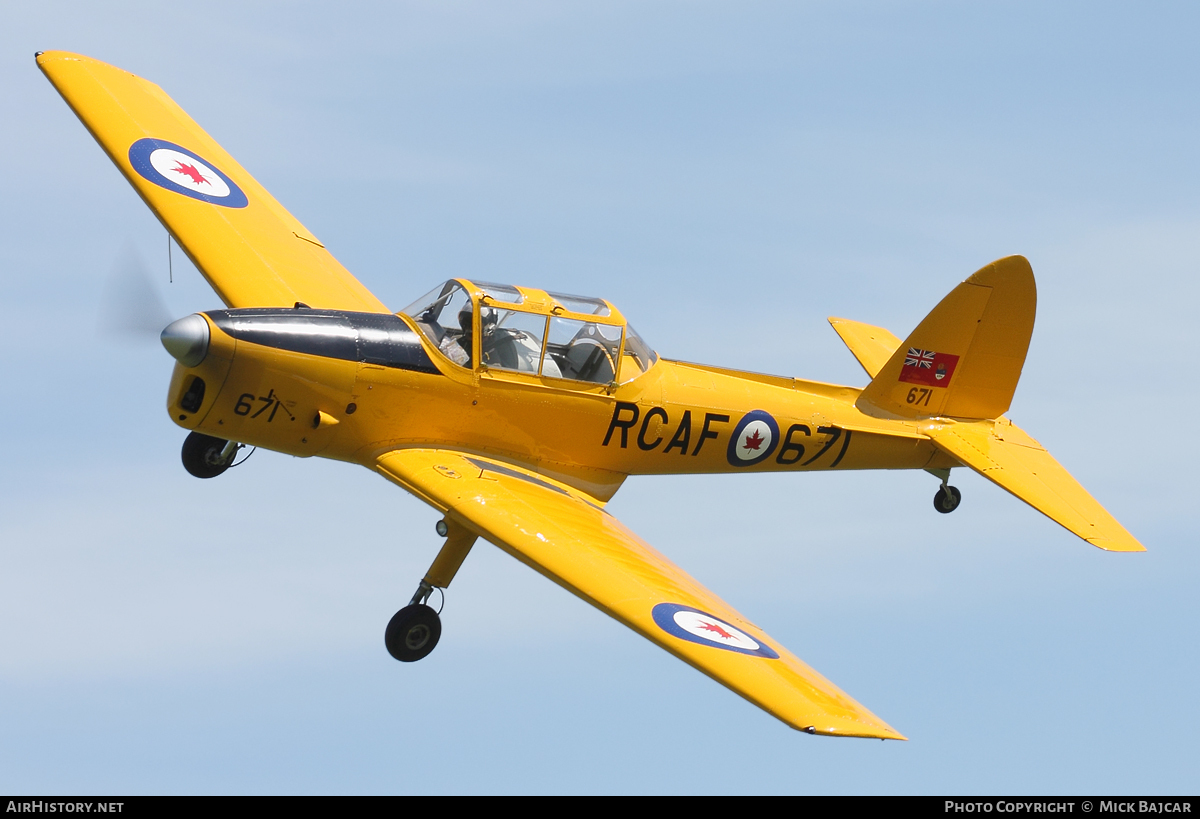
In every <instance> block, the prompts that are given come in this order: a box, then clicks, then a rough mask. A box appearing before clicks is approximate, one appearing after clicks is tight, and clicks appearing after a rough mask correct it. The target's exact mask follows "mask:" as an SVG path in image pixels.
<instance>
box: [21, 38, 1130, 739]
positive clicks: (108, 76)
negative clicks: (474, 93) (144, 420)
mask: <svg viewBox="0 0 1200 819" xmlns="http://www.w3.org/2000/svg"><path fill="white" fill-rule="evenodd" d="M37 64H38V66H39V67H40V68H41V70H42V71H43V72H44V73H45V75H46V77H47V78H48V79H49V80H50V82H51V83H52V84H53V85H54V87H55V88H56V89H57V90H58V92H59V93H60V94H61V95H62V97H63V99H64V100H66V102H67V104H68V105H69V106H70V107H71V109H72V110H73V111H74V112H75V114H76V115H77V116H78V117H79V119H80V120H81V121H82V122H83V124H84V126H85V127H87V129H88V131H90V132H91V134H92V136H93V137H95V139H96V141H97V142H99V143H100V145H101V147H102V148H103V149H104V151H105V152H106V153H107V154H108V156H109V158H111V159H112V161H113V162H114V163H115V164H116V166H117V168H119V169H120V171H121V173H123V174H124V175H125V178H126V179H128V180H129V182H130V184H132V185H133V187H134V189H135V190H136V191H137V192H138V194H139V195H140V196H141V197H142V199H143V200H144V201H145V203H146V204H147V205H148V206H149V207H150V209H151V210H152V211H153V212H154V214H155V215H156V216H157V217H158V218H159V220H160V221H161V222H162V223H163V225H164V226H165V227H166V228H167V230H168V231H169V232H170V234H171V236H173V237H174V239H175V241H176V242H177V243H178V244H179V246H180V247H182V248H183V250H184V252H185V253H187V255H188V257H189V258H190V259H191V260H192V262H194V263H195V265H196V267H197V268H198V269H199V270H200V272H201V273H202V274H203V275H204V277H205V278H206V279H207V280H208V282H209V283H210V284H211V285H212V287H213V288H214V289H215V290H216V292H217V295H218V296H220V298H221V300H222V301H223V302H224V303H225V305H226V307H227V308H228V309H224V310H210V311H208V312H205V313H197V314H194V315H190V316H187V317H186V318H182V319H179V320H178V321H175V322H174V323H172V324H170V325H169V326H168V327H167V328H166V329H165V330H163V332H162V343H163V345H164V346H165V347H166V349H167V351H168V352H170V354H171V355H172V356H173V357H174V358H175V359H176V362H177V363H176V364H175V370H174V373H173V374H172V376H171V384H170V389H169V391H168V395H167V410H168V412H169V413H170V415H171V419H172V420H173V421H174V422H175V423H176V424H178V425H179V426H181V427H183V428H184V429H187V430H190V431H191V433H190V434H189V435H188V436H187V440H186V441H185V442H184V445H183V463H184V466H185V467H186V468H187V470H188V471H189V472H190V473H192V474H193V475H195V476H197V477H200V478H212V477H215V476H217V475H219V474H221V473H222V472H223V471H224V470H225V469H227V468H228V467H229V465H230V464H231V463H232V462H233V459H234V457H235V455H236V453H237V451H238V449H239V448H240V447H242V446H247V445H253V446H261V447H267V448H268V449H272V450H275V451H277V452H286V453H288V454H291V455H296V456H299V457H308V456H312V455H320V456H322V457H325V458H334V459H337V460H342V461H349V462H352V463H357V464H362V465H363V466H365V467H367V468H368V469H371V470H374V471H375V472H378V473H379V474H380V475H382V476H383V477H385V478H387V479H388V480H390V481H392V482H393V483H396V484H398V485H399V486H401V487H403V488H404V489H406V490H408V491H409V492H411V493H413V494H414V495H416V496H417V497H418V498H420V499H421V500H423V501H425V502H426V503H428V504H429V505H430V506H432V507H434V508H435V509H437V510H438V511H439V512H440V513H441V514H442V515H443V517H442V519H441V520H440V521H438V524H437V532H438V534H439V535H441V536H442V537H444V538H445V543H444V545H443V546H442V548H441V550H440V551H439V552H438V554H437V557H436V558H435V559H434V561H433V564H432V565H431V566H430V568H429V571H428V572H427V573H426V574H425V576H424V578H423V579H422V580H421V581H420V584H419V586H418V589H417V592H416V594H415V595H414V596H413V598H412V600H411V602H410V603H409V605H407V606H406V607H404V608H403V609H401V610H400V611H399V612H397V613H396V615H395V616H394V617H393V618H392V620H391V622H390V623H389V624H388V627H387V630H386V633H385V644H386V646H387V649H388V651H389V652H390V653H391V654H392V656H394V657H395V658H396V659H398V660H401V661H405V662H410V661H413V660H419V659H421V658H422V657H424V656H426V655H427V654H428V653H429V652H430V651H431V650H433V648H434V646H435V645H436V644H437V641H438V639H439V636H440V634H441V625H440V620H439V618H438V614H437V613H436V612H435V611H434V610H433V609H432V608H431V607H429V606H428V605H427V602H428V600H429V597H430V595H431V593H432V591H433V590H434V589H444V588H446V587H447V586H449V585H450V582H451V580H452V579H453V578H454V575H455V573H456V572H457V571H458V568H459V567H460V566H461V565H462V562H463V560H464V559H465V558H466V556H467V553H468V552H469V551H470V549H471V547H472V545H473V544H474V543H475V540H476V539H477V538H479V537H482V538H484V539H485V540H488V541H490V542H492V543H494V544H496V545H497V546H499V547H500V548H501V549H503V550H504V551H506V552H508V553H509V554H511V555H512V556H513V557H515V558H517V559H518V560H520V561H522V562H523V563H525V564H527V565H528V566H530V567H531V568H533V569H534V570H536V571H538V572H540V573H542V574H543V575H545V576H546V577H548V578H550V579H551V580H553V581H554V582H555V583H558V584H559V585H561V586H563V587H564V588H565V589H567V590H568V591H570V592H572V593H573V594H575V595H577V596H579V597H580V598H582V599H583V600H585V601H587V602H588V603H590V604H591V605H593V606H595V607H596V608H598V609H600V610H601V611H602V612H604V613H605V614H607V615H609V616H610V617H613V618H615V619H617V620H619V621H620V622H622V623H624V624H625V625H626V626H628V627H629V628H631V629H633V630H634V631H636V632H638V633H639V634H641V635H642V636H643V637H645V638H647V639H648V640H651V641H653V642H654V643H656V644H658V645H659V646H661V647H662V648H664V649H666V650H667V651H669V652H671V653H672V654H674V655H675V656H677V657H679V658H680V659H681V660H683V661H684V662H686V663H689V664H691V665H692V666H694V667H695V668H697V669H698V670H700V671H702V672H703V673H705V674H707V675H708V676H710V677H712V678H713V679H715V680H716V681H717V682H719V683H721V684H722V685H725V686H727V687H728V688H730V689H732V690H733V691H735V692H737V693H738V694H740V695H741V696H742V697H745V698H746V699H747V700H749V701H750V702H752V703H754V704H755V705H757V706H759V707H760V708H762V709H763V710H765V711H767V712H768V713H770V714H772V715H774V716H775V717H777V718H778V719H780V720H782V721H783V722H785V723H787V724H788V725H790V726H792V727H794V728H797V729H800V730H802V731H806V732H808V733H814V734H826V735H831V736H856V737H878V738H882V739H903V738H904V737H902V736H901V735H900V734H899V733H897V732H896V731H895V730H894V729H892V728H891V727H890V726H888V725H887V724H886V723H884V722H883V721H882V720H880V719H879V718H878V717H876V716H875V715H874V714H872V713H871V712H870V711H868V710H867V709H866V708H864V707H863V706H861V705H860V704H858V703H857V702H855V701H854V700H853V699H851V698H850V697H849V696H847V695H846V694H845V693H844V692H842V691H841V690H840V689H838V688H837V687H836V686H834V685H833V684H832V683H831V682H829V681H828V680H826V679H825V678H824V677H822V676H821V675H820V674H818V673H817V672H815V671H814V670H813V669H811V668H809V667H808V666H807V665H805V664H804V663H803V662H801V660H800V659H799V658H797V657H796V656H795V655H793V654H791V653H790V652H788V651H787V649H785V648H784V647H783V646H781V645H779V644H778V643H777V642H775V641H774V640H772V639H771V638H770V637H769V636H767V634H766V633H765V632H763V631H762V629H760V628H759V627H758V626H756V625H754V624H753V623H752V622H750V621H749V620H747V619H746V618H745V617H743V616H742V615H741V614H739V613H738V612H737V611H735V610H734V609H732V608H731V607H730V606H729V605H727V604H726V603H725V602H724V601H722V600H721V599H720V598H718V597H717V596H716V595H714V594H713V593H712V592H710V591H709V590H708V589H706V588H704V587H703V586H701V585H700V584H699V583H697V582H696V581H695V580H693V579H692V578H691V577H690V576H688V575H687V574H686V573H685V572H683V571H682V570H681V569H679V568H678V567H677V566H675V565H674V564H673V563H671V562H670V561H669V560H667V559H666V558H665V557H664V556H663V555H661V554H660V553H658V552H657V551H655V550H654V549H653V548H651V547H650V546H649V545H647V544H646V543H645V542H644V541H642V540H641V539H640V538H638V537H637V535H635V534H633V533H632V532H631V531H629V530H628V529H626V528H625V527H624V526H622V525H621V523H620V522H619V521H617V520H616V519H615V518H614V517H612V516H611V515H610V514H609V513H608V512H606V511H605V505H606V503H607V502H608V501H609V500H610V499H611V498H612V497H613V494H614V493H615V492H616V491H617V489H618V488H619V487H620V486H621V484H622V482H623V481H624V480H625V479H626V478H627V477H628V476H630V475H651V474H655V475H661V474H684V473H716V472H764V471H770V472H790V471H801V470H804V471H821V470H833V469H839V470H845V469H923V470H925V471H927V472H931V473H933V474H934V475H935V476H937V477H938V478H939V479H940V480H941V486H940V487H939V488H938V490H937V494H936V495H935V496H934V507H935V508H936V509H937V511H938V512H943V513H946V512H952V511H953V510H954V509H955V508H956V507H957V506H958V505H959V502H960V500H961V495H960V493H959V491H958V490H957V489H955V488H954V487H953V486H950V484H949V476H950V470H951V469H954V468H957V467H962V466H966V467H969V468H971V469H973V470H975V471H976V472H978V473H980V474H981V475H983V476H984V477H985V478H987V479H988V480H990V481H992V482H993V483H996V484H998V485H1000V486H1001V487H1003V488H1004V489H1006V490H1008V491H1009V492H1011V493H1012V494H1014V495H1016V496H1017V497H1018V498H1020V499H1021V500H1023V501H1025V502H1026V503H1028V504H1029V505H1030V506H1032V507H1034V508H1035V509H1037V510H1038V511H1040V512H1042V513H1044V514H1045V515H1047V516H1048V517H1049V518H1051V519H1052V520H1054V521H1056V522H1057V523H1059V524H1061V525H1062V526H1064V527H1066V528H1067V529H1068V530H1070V531H1071V532H1074V533H1075V534H1076V535H1078V536H1079V537H1081V538H1083V539H1084V540H1086V541H1088V542H1089V543H1091V544H1093V545H1095V546H1098V547H1100V548H1102V549H1107V550H1111V551H1127V552H1132V551H1143V547H1142V546H1141V544H1139V543H1138V542H1137V541H1136V540H1135V539H1134V538H1133V537H1132V535H1130V534H1129V533H1128V532H1127V531H1126V530H1125V529H1124V528H1122V526H1121V525H1120V524H1119V523H1118V522H1117V521H1116V520H1115V519H1114V518H1113V517H1112V516H1111V515H1110V514H1109V513H1108V512H1107V511H1105V509H1104V508H1103V507H1102V506H1101V505H1100V504H1099V503H1097V502H1096V501H1095V500H1094V499H1093V498H1092V497H1091V495H1089V494H1088V493H1087V491H1086V490H1085V489H1084V488H1083V487H1082V486H1080V485H1079V483H1078V482H1076V481H1075V479H1074V478H1072V477H1071V475H1070V474H1068V473H1067V471H1066V470H1065V469H1063V467H1062V466H1060V465H1059V464H1058V462H1057V461H1055V460H1054V458H1052V457H1051V456H1050V454H1049V453H1048V452H1046V450H1045V449H1044V448H1043V447H1042V446H1041V445H1040V444H1039V443H1038V442H1037V441H1035V440H1034V439H1033V438H1031V437H1030V436H1029V435H1027V434H1026V433H1025V432H1024V431H1022V430H1021V429H1020V428H1019V427H1017V426H1016V425H1014V424H1013V423H1012V422H1011V421H1010V420H1008V419H1007V418H1005V417H1004V413H1005V412H1006V411H1007V410H1008V408H1009V404H1010V402H1011V400H1012V396H1013V391H1014V390H1015V389H1016V386H1017V380H1018V378H1019V377H1020V375H1021V368H1022V366H1023V365H1024V361H1025V354H1026V351H1027V350H1028V347H1029V339H1030V336H1031V334H1032V332H1033V320H1034V310H1035V305H1036V290H1035V287H1034V280H1033V271H1032V270H1031V269H1030V266H1029V263H1028V262H1027V261H1026V260H1025V259H1024V258H1022V257H1020V256H1009V257H1007V258H1004V259H1000V260H998V261H996V262H993V263H992V264H989V265H987V266H986V267H984V268H983V269H981V270H979V271H978V272H976V273H975V274H974V275H972V276H971V277H970V278H968V279H967V280H966V281H965V282H963V283H962V284H960V285H958V286H957V287H955V288H954V289H953V290H952V291H951V292H950V294H949V295H947V296H946V297H945V298H944V299H942V301H941V302H940V303H939V304H938V305H937V306H936V307H935V308H934V309H933V311H932V312H931V313H930V314H929V315H928V316H927V317H926V318H925V320H924V321H922V322H921V323H920V324H919V325H918V326H917V328H916V329H915V330H913V331H912V333H910V334H909V336H908V337H907V338H906V339H904V341H901V340H900V339H898V338H897V337H896V336H894V335H892V334H891V333H889V332H888V331H887V330H884V329H883V328H880V327H873V326H871V325H868V324H862V323H859V322H855V321H849V320H846V319H839V318H831V319H830V323H831V324H832V325H833V328H834V329H835V330H836V331H837V333H838V334H839V335H840V336H841V338H842V340H843V341H845V343H846V345H847V346H848V347H849V348H850V351H851V352H852V353H853V354H854V355H855V357H856V358H857V359H858V361H859V363H861V364H862V366H863V368H864V369H865V370H866V371H867V375H868V376H870V378H871V381H870V383H869V384H868V385H867V386H866V387H865V388H863V389H857V388H854V387H844V386H838V385H832V384H821V383H816V382H812V381H803V380H801V379H797V378H783V377H779V376H772V375H759V374H757V373H749V372H740V371H737V370H729V369H724V368H721V367H709V366H704V365H700V364H689V363H684V362H681V361H670V360H667V359H661V358H659V356H658V355H657V354H656V353H655V352H654V351H653V350H652V349H651V348H650V347H649V346H648V345H647V344H646V342H645V341H643V340H642V338H641V337H640V336H639V335H638V334H637V333H636V332H635V331H634V330H633V328H632V327H631V326H630V325H629V324H628V323H627V322H626V320H625V317H624V316H623V315H622V314H621V313H620V311H619V310H617V308H616V307H614V306H613V305H612V304H610V303H609V302H607V301H605V300H604V299H599V298H586V297H580V296H572V295H566V294H562V293H552V292H547V291H544V290H538V289H534V288H529V287H515V286H511V285H506V284H492V283H488V282H483V281H475V280H470V281H468V280H467V279H453V280H451V281H448V282H446V283H445V284H442V285H439V286H438V287H435V288H434V289H433V290H432V291H430V292H429V293H428V294H426V295H425V296H422V297H421V298H419V299H417V300H416V301H415V302H413V304H411V305H410V306H409V307H407V308H405V309H404V310H402V311H400V312H399V313H393V312H392V311H391V310H389V309H388V308H387V307H385V306H384V305H383V303H381V302H380V301H379V300H378V299H376V298H375V297H374V296H373V295H371V293H370V292H369V291H368V290H367V289H366V288H365V287H364V286H363V285H362V284H361V283H360V282H359V281H358V280H357V279H355V278H354V277H353V276H352V275H351V274H350V272H349V271H347V270H346V269H345V268H344V267H342V266H341V265H340V264H339V263H338V262H337V260H336V259H334V257H333V256H332V255H331V254H330V253H329V251H328V250H326V249H325V246H324V245H322V244H321V242H320V240H318V239H317V237H316V236H314V235H313V234H312V233H310V232H309V231H308V229H307V228H305V227H304V226H303V225H301V224H300V222H299V221H297V220H296V218H295V217H293V216H292V215H291V214H290V213H288V212H287V211H286V210H284V208H283V207H282V206H281V205H280V204H279V203H278V202H276V201H275V199H274V198H272V197H271V195H270V194H269V193H267V191H266V190H264V189H263V188H262V186H260V185H259V184H258V182H256V181H255V180H254V178H253V177H251V176H250V174H248V173H247V172H246V171H245V170H243V169H242V167H241V165H239V164H238V163H237V162H236V161H234V159H233V157H231V156H230V155H229V154H227V153H226V152H225V151H224V150H223V149H222V148H221V146H220V145H218V144H217V143H216V142H215V141H214V140H213V139H212V138H211V137H210V136H209V135H208V134H206V133H205V132H204V131H203V130H202V129H201V128H200V126H199V125H197V124H196V123H195V122H194V121H193V120H192V119H191V118H190V117H189V116H188V115H187V114H186V113H184V111H183V110H182V109H181V108H180V107H179V106H178V105H176V104H175V102H174V101H172V100H171V98H170V97H168V96H167V95H166V94H165V93H164V92H163V91H162V89H160V88H159V87H158V86H157V85H154V84H152V83H150V82H147V81H146V80H143V79H141V78H139V77H136V76H134V75H132V74H130V73H128V72H125V71H122V70H120V69H118V68H115V67H113V66H110V65H106V64H105V63H101V62H98V61H96V60H92V59H90V58H88V57H83V56H80V55H77V54H69V53H65V52H39V53H38V54H37Z"/></svg>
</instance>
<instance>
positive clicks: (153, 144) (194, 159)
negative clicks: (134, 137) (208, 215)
mask: <svg viewBox="0 0 1200 819" xmlns="http://www.w3.org/2000/svg"><path fill="white" fill-rule="evenodd" d="M129 164H130V165H132V166H133V169H134V170H135V171H137V173H138V175H139V176H141V177H142V178H143V179H146V180H148V181H150V182H153V183H154V184H155V185H158V186H159V187H160V188H166V189H167V190H169V191H172V192H174V193H180V194H183V195H184V196H187V197H190V198H192V199H199V200H200V201H201V202H208V203H209V204H210V205H222V206H224V207H227V208H244V207H246V205H247V204H249V200H248V199H247V198H246V194H245V193H243V192H242V189H241V188H239V187H238V186H237V183H236V182H234V181H233V180H232V179H230V178H229V177H228V176H227V175H226V174H224V173H222V172H221V170H220V169H219V168H217V166H216V165H214V164H213V163H211V162H209V161H208V160H207V159H205V158H203V157H202V156H200V155H199V154H197V153H195V152H194V151H189V150H188V149H187V148H184V147H183V146H182V145H176V144H175V143H174V142H167V141H166V140H165V139H150V138H146V139H139V140H138V141H137V142H135V143H133V144H132V145H130V146H129Z"/></svg>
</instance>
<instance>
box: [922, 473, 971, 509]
mask: <svg viewBox="0 0 1200 819" xmlns="http://www.w3.org/2000/svg"><path fill="white" fill-rule="evenodd" d="M925 471H926V472H928V473H929V474H930V475H933V476H934V477H935V478H941V480H942V485H941V486H939V487H938V491H937V493H936V494H935V495H934V496H933V508H934V509H936V510H938V511H939V512H941V513H942V514H943V515H948V514H950V513H951V512H953V511H954V510H955V509H957V508H958V505H959V504H960V503H962V492H959V491H958V489H956V488H955V487H953V486H951V485H950V470H949V469H926V470H925Z"/></svg>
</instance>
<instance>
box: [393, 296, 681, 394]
mask: <svg viewBox="0 0 1200 819" xmlns="http://www.w3.org/2000/svg"><path fill="white" fill-rule="evenodd" d="M402 312H403V313H404V314H405V315H407V316H409V317H410V318H412V319H413V321H415V322H416V324H417V327H418V328H420V330H421V332H422V333H424V334H425V336H426V337H427V338H428V339H429V340H430V341H432V342H433V343H434V345H436V346H437V348H438V349H439V350H441V352H442V354H443V355H444V356H446V358H448V359H450V360H451V361H453V362H454V363H455V364H457V365H459V366H460V367H467V368H475V369H496V370H510V371H513V372H520V373H527V374H530V375H540V376H542V377H544V378H562V379H567V380H571V381H585V382H590V383H593V384H611V383H613V382H617V383H625V382H626V381H631V380H632V379H634V378H637V377H638V376H639V375H641V374H642V373H644V372H645V371H646V370H648V369H650V367H651V366H653V365H654V363H655V362H656V361H658V356H657V355H656V354H655V352H654V351H653V350H651V349H650V348H649V347H648V346H647V345H646V342H644V341H642V338H641V336H639V335H638V334H637V332H636V331H635V330H634V329H633V328H632V327H630V326H629V325H628V324H627V323H626V322H625V318H624V317H623V316H622V315H621V314H620V312H619V311H617V309H616V308H615V307H613V306H612V305H611V304H609V303H608V302H607V301H605V300H604V299H594V298H588V297H586V296H570V295H567V294H565V293H549V292H546V291H543V290H533V289H530V288H527V287H513V286H511V285H507V284H489V283H487V282H470V281H467V280H466V279H451V280H450V281H448V282H446V283H445V284H442V285H440V286H439V287H436V288H434V289H433V290H431V291H430V292H429V293H427V294H426V295H425V296H423V297H421V298H420V299H418V300H417V301H416V302H414V303H413V304H411V305H409V306H408V307H406V308H405V309H404V310H403V311H402Z"/></svg>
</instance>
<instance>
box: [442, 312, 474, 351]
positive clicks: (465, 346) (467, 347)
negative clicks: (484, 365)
mask: <svg viewBox="0 0 1200 819" xmlns="http://www.w3.org/2000/svg"><path fill="white" fill-rule="evenodd" d="M458 326H459V328H460V329H461V331H462V332H461V333H459V335H458V336H452V335H450V334H449V333H447V334H446V335H445V336H443V337H442V340H441V342H440V343H439V344H438V349H439V350H441V351H442V353H443V354H445V356H446V358H448V359H450V360H451V361H453V362H454V363H455V364H458V365H459V366H461V367H470V366H471V347H472V344H471V302H467V304H466V306H465V307H463V309H462V310H459V311H458Z"/></svg>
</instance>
